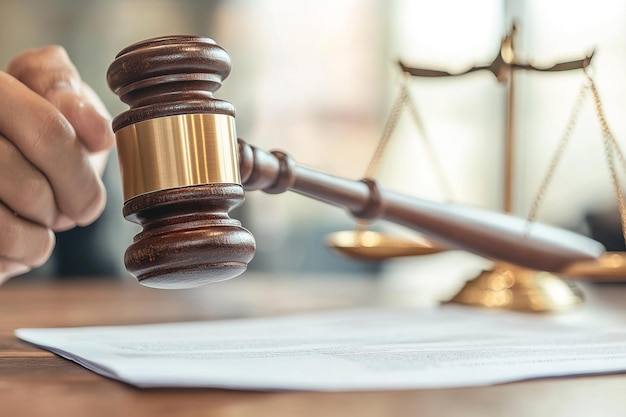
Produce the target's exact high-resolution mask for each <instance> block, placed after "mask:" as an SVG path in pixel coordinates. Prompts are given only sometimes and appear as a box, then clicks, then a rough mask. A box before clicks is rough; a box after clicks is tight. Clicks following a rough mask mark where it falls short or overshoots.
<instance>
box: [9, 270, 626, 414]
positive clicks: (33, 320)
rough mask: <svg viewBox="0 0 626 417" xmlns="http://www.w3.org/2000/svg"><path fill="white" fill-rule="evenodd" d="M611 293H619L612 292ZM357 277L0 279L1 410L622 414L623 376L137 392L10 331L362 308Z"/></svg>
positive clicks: (366, 295)
mask: <svg viewBox="0 0 626 417" xmlns="http://www.w3.org/2000/svg"><path fill="white" fill-rule="evenodd" d="M613 297H614V299H613V302H618V303H619V302H620V300H621V298H619V297H617V296H616V295H615V293H614V292H613ZM376 302H377V293H376V288H375V285H373V283H372V282H369V281H365V280H351V279H337V280H333V279H332V278H319V279H317V278H316V279H311V280H308V279H295V280H290V279H289V278H284V279H283V278H280V277H272V278H269V277H263V276H256V275H254V274H247V275H244V277H243V278H240V279H237V280H232V281H229V282H227V283H223V284H215V285H210V286H207V287H203V288H202V289H195V290H183V291H165V290H155V289H149V288H145V287H142V286H140V285H138V284H136V283H134V282H128V283H126V282H120V281H119V280H118V281H109V282H107V281H101V280H100V281H94V280H89V279H87V278H86V279H84V280H80V281H71V282H63V283H59V282H57V283H53V282H51V283H41V282H39V283H34V282H21V281H20V279H19V278H17V279H14V280H13V282H9V283H8V284H6V285H4V286H2V287H0V416H68V417H73V416H89V417H98V416H151V417H158V416H194V417H199V416H257V417H258V416H289V417H292V416H342V417H345V416H420V415H424V416H466V417H467V416H481V417H484V416H504V415H506V416H509V417H515V416H535V417H536V416H550V417H555V416H569V417H571V416H589V415H598V416H613V415H615V416H622V415H624V413H625V412H626V411H624V410H626V395H624V392H626V376H624V375H609V376H594V377H584V378H560V379H543V380H536V381H525V382H520V383H513V384H504V385H497V386H490V387H481V388H463V389H446V390H414V391H389V392H348V393H315V392H253V391H228V390H215V389H138V388H134V387H131V386H128V385H126V384H123V383H120V382H116V381H113V380H109V379H107V378H104V377H102V376H99V375H97V374H95V373H92V372H90V371H88V370H86V369H83V368H82V367H80V366H79V365H76V364H74V363H72V362H69V361H66V360H64V359H61V358H59V357H57V356H55V355H53V354H51V353H48V352H46V351H43V350H40V349H38V348H35V347H33V346H30V345H28V344H26V343H23V342H21V341H19V340H17V339H16V338H15V336H14V335H13V331H14V329H16V328H19V327H50V326H54V327H58V326H84V325H99V324H107V325H111V324H136V323H150V322H165V321H178V320H205V319H219V318H227V317H244V316H260V315H274V314H282V313H285V312H292V311H300V310H315V309H325V308H342V307H348V306H363V305H371V304H375V303H376Z"/></svg>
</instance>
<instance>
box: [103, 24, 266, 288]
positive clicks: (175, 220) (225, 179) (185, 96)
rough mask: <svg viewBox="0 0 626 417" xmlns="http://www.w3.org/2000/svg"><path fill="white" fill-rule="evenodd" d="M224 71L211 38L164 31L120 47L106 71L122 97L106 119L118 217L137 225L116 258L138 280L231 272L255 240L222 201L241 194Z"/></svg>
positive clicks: (156, 283) (170, 282)
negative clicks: (118, 190) (113, 149)
mask: <svg viewBox="0 0 626 417" xmlns="http://www.w3.org/2000/svg"><path fill="white" fill-rule="evenodd" d="M229 72H230V59H229V57H228V54H227V53H226V52H225V51H224V50H223V49H222V48H220V47H219V46H217V45H216V44H215V42H213V41H212V40H211V39H207V38H201V37H196V36H170V37H162V38H155V39H149V40H146V41H142V42H139V43H136V44H133V45H131V46H129V47H127V48H126V49H124V50H122V51H121V52H120V53H119V54H118V55H117V56H116V58H115V60H114V61H113V63H112V64H111V66H110V67H109V69H108V72H107V82H108V84H109V87H110V88H111V90H112V91H113V92H114V93H116V94H117V95H118V96H119V97H120V99H121V100H122V101H123V102H125V103H126V104H128V105H129V109H128V110H127V111H125V112H123V113H121V114H120V115H118V116H117V117H116V118H115V119H114V120H113V130H114V131H115V135H116V139H117V150H118V158H119V163H120V170H121V177H122V183H123V192H124V200H125V202H124V209H123V213H124V217H125V218H126V219H128V220H130V221H132V222H134V223H137V224H139V225H141V226H142V228H143V230H142V231H141V232H140V233H139V234H137V235H136V236H135V238H134V240H133V243H132V244H131V245H130V246H129V248H128V249H127V250H126V254H125V257H124V262H125V264H126V268H127V269H128V271H129V272H130V273H131V274H133V275H134V276H135V277H136V278H137V279H138V280H139V282H141V283H142V284H143V285H146V286H149V287H157V288H190V287H195V286H199V285H202V284H205V283H208V282H216V281H222V280H225V279H229V278H232V277H235V276H237V275H239V274H241V273H242V272H244V271H245V270H246V267H247V264H248V262H249V261H250V260H251V259H252V257H253V256H254V251H255V242H254V238H253V236H252V235H251V234H250V232H249V231H247V230H246V229H244V228H243V227H241V224H240V222H239V221H237V220H234V219H231V218H230V217H229V215H228V213H229V211H230V210H231V209H233V208H234V207H236V206H238V205H239V204H241V203H242V202H243V199H244V192H243V187H242V186H241V180H240V174H239V160H238V152H239V151H238V148H237V140H236V134H235V123H234V116H235V110H234V108H233V106H232V105H231V104H230V103H228V102H226V101H223V100H218V99H216V98H214V97H213V92H214V91H215V90H217V89H218V88H219V87H220V85H221V82H222V80H223V79H224V78H226V77H227V76H228V74H229Z"/></svg>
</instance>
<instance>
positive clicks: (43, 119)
mask: <svg viewBox="0 0 626 417" xmlns="http://www.w3.org/2000/svg"><path fill="white" fill-rule="evenodd" d="M73 137H74V131H73V129H72V126H71V125H70V124H69V122H68V121H67V119H66V118H65V116H63V114H61V112H59V111H57V110H56V109H47V110H46V111H43V112H42V114H41V115H40V120H39V125H38V127H37V128H36V130H35V134H34V135H33V138H32V143H31V146H32V147H33V148H34V149H39V148H40V147H44V148H45V147H46V145H49V146H59V145H63V143H64V142H65V143H67V142H69V141H70V140H71V139H72V138H73ZM48 138H49V139H50V140H48Z"/></svg>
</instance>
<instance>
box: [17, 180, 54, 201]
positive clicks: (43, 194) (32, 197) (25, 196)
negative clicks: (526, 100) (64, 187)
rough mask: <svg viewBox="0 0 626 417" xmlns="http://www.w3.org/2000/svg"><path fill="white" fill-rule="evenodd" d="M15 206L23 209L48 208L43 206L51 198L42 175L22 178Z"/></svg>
mask: <svg viewBox="0 0 626 417" xmlns="http://www.w3.org/2000/svg"><path fill="white" fill-rule="evenodd" d="M19 191H20V192H19V193H18V194H17V196H16V198H17V206H18V207H25V208H31V209H32V208H41V207H48V206H49V204H45V203H47V202H48V200H50V199H51V198H52V196H51V191H50V188H49V186H48V183H47V181H46V179H45V177H44V176H43V175H34V176H29V177H27V178H23V179H22V180H21V181H20V184H19Z"/></svg>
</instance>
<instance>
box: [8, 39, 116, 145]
mask: <svg viewBox="0 0 626 417" xmlns="http://www.w3.org/2000/svg"><path fill="white" fill-rule="evenodd" d="M7 72H8V73H9V74H11V75H13V76H14V77H15V78H16V79H18V80H19V81H21V82H22V83H24V84H25V85H27V86H28V87H29V88H30V89H31V90H33V91H34V92H36V93H37V94H39V95H40V96H42V97H44V98H46V99H47V100H48V101H50V102H51V103H52V104H54V105H55V107H56V108H58V109H59V110H60V111H61V113H62V114H63V115H64V116H65V117H66V118H67V120H68V121H69V122H70V124H71V125H72V126H73V127H74V129H75V130H76V133H77V135H78V137H79V138H80V140H81V141H82V142H83V144H84V145H85V147H86V148H87V150H88V151H90V152H99V151H103V150H108V149H110V148H111V147H112V146H113V144H114V141H115V137H114V135H113V131H112V130H111V124H110V115H109V114H108V112H107V111H106V108H105V107H104V105H103V104H102V102H101V101H100V99H99V97H98V96H97V95H96V94H95V93H94V92H93V90H91V88H90V87H89V86H87V85H86V84H85V83H83V82H82V81H81V79H80V75H79V74H78V71H77V70H76V67H74V65H73V64H72V62H71V61H70V59H69V57H68V56H67V53H66V52H65V50H64V49H63V48H61V47H59V46H47V47H44V48H40V49H33V50H29V51H26V52H25V53H23V54H21V55H20V56H18V57H17V58H15V59H13V60H12V61H11V62H10V63H9V65H8V68H7Z"/></svg>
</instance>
